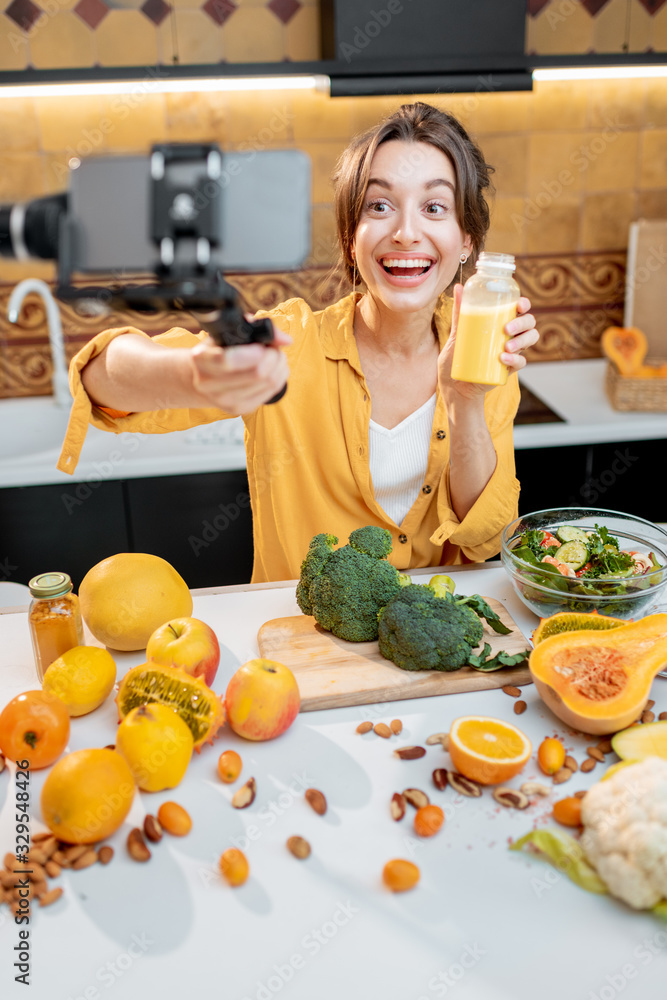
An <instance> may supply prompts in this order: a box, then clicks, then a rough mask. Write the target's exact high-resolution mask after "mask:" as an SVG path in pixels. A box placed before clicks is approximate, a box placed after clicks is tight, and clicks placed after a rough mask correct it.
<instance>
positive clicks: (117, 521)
mask: <svg viewBox="0 0 667 1000" xmlns="http://www.w3.org/2000/svg"><path fill="white" fill-rule="evenodd" d="M0 526H1V528H0V530H1V532H2V549H1V550H0V558H1V559H2V562H1V563H0V579H6V580H13V581H15V582H16V583H28V581H29V580H30V579H31V577H33V576H35V574H37V573H42V572H46V571H47V570H62V571H63V572H65V573H69V575H70V576H71V577H72V582H73V584H74V589H75V590H76V589H78V586H79V584H80V582H81V580H82V579H83V577H84V575H85V574H86V572H87V571H88V570H89V569H90V567H91V566H94V565H95V563H97V562H99V561H100V560H101V559H105V558H106V557H107V556H110V555H114V554H115V553H117V552H149V553H151V554H152V555H156V556H161V557H162V558H163V559H166V560H167V561H168V562H170V563H171V565H172V566H174V568H175V569H176V570H177V571H178V572H179V573H180V574H181V576H182V577H183V579H184V580H185V581H186V582H187V584H188V586H189V587H209V586H225V585H227V584H233V583H247V582H248V581H249V580H250V577H251V574H252V525H251V514H250V503H249V497H248V480H247V476H246V473H245V470H237V471H231V472H211V473H205V474H202V475H194V476H192V475H189V476H156V477H153V478H149V479H133V480H107V481H99V480H97V481H93V482H82V483H68V484H67V485H66V486H62V485H56V484H52V485H48V486H32V487H25V488H23V487H16V488H9V489H2V490H0Z"/></svg>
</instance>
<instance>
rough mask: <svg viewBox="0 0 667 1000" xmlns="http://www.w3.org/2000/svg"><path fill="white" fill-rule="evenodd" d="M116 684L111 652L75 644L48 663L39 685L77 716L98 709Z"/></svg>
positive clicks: (114, 665) (96, 647) (71, 713)
mask: <svg viewBox="0 0 667 1000" xmlns="http://www.w3.org/2000/svg"><path fill="white" fill-rule="evenodd" d="M115 683H116V664H115V662H114V659H113V657H112V656H111V653H109V652H107V650H106V649H100V648H99V647H98V646H74V648H73V649H68V650H67V652H66V653H63V654H62V656H59V657H58V659H57V660H54V661H53V663H51V664H49V666H48V667H47V669H46V672H45V674H44V680H43V681H42V687H43V689H44V690H45V691H49V692H50V693H51V694H54V695H55V696H56V697H57V698H60V700H61V701H62V702H64V703H65V705H66V706H67V711H68V712H69V714H70V715H72V716H76V715H87V714H88V712H93V711H94V710H95V709H96V708H99V706H100V705H101V704H102V702H103V701H105V699H106V698H107V697H108V695H109V694H110V693H111V690H112V689H113V686H114V684H115Z"/></svg>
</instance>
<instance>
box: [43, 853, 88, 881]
mask: <svg viewBox="0 0 667 1000" xmlns="http://www.w3.org/2000/svg"><path fill="white" fill-rule="evenodd" d="M100 860H101V859H100ZM44 869H45V871H46V874H47V875H48V876H49V878H58V876H59V875H60V873H61V871H62V868H61V867H60V865H59V864H57V863H56V862H55V861H54V860H53V858H49V860H48V861H47V862H46V865H45V866H44Z"/></svg>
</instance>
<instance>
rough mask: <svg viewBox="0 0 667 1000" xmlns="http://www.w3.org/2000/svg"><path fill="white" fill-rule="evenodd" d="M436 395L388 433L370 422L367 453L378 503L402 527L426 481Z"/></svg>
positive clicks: (378, 425)
mask: <svg viewBox="0 0 667 1000" xmlns="http://www.w3.org/2000/svg"><path fill="white" fill-rule="evenodd" d="M435 398H436V394H435V393H433V395H432V396H431V398H430V399H429V400H427V401H426V402H425V403H424V405H423V406H420V407H419V409H418V410H415V411H414V413H411V414H410V416H409V417H406V418H405V420H402V421H401V423H400V424H397V425H396V427H392V428H391V430H389V429H388V428H387V427H382V426H381V425H380V424H376V423H375V421H374V420H371V421H370V423H369V425H368V453H369V464H370V470H371V478H372V480H373V489H374V491H375V499H376V500H377V502H378V503H379V505H380V507H382V509H383V511H384V512H385V513H386V514H388V515H389V517H390V518H391V519H392V521H393V522H394V524H396V525H399V526H400V524H401V522H402V521H403V518H404V517H405V515H406V514H407V513H408V511H409V510H410V508H411V507H412V505H413V503H414V502H415V500H416V499H417V497H418V495H419V491H420V489H421V488H422V486H423V484H424V479H425V478H426V468H427V465H428V452H429V447H430V444H431V431H432V428H433V417H434V415H435Z"/></svg>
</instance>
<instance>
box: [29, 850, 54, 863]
mask: <svg viewBox="0 0 667 1000" xmlns="http://www.w3.org/2000/svg"><path fill="white" fill-rule="evenodd" d="M48 860H49V858H48V855H47V854H45V852H44V851H43V850H42V849H41V848H40V847H33V848H32V849H31V851H30V854H29V856H28V863H29V864H30V867H31V868H32V867H33V866H34V865H45V864H46V862H47V861H48Z"/></svg>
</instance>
